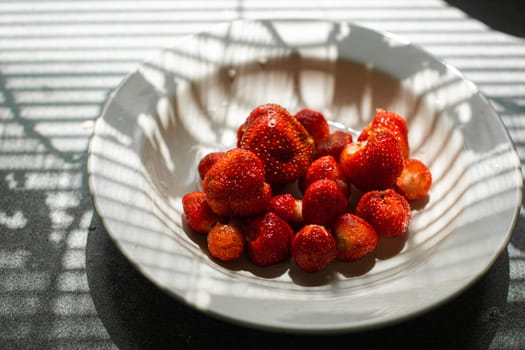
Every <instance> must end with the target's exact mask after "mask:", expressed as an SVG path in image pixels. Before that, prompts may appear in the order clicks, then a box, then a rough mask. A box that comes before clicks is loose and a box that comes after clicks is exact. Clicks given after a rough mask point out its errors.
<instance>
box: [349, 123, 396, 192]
mask: <svg viewBox="0 0 525 350" xmlns="http://www.w3.org/2000/svg"><path fill="white" fill-rule="evenodd" d="M339 164H340V165H341V168H342V170H343V173H344V175H345V176H346V177H347V178H348V179H349V180H350V182H351V183H352V184H353V185H355V186H356V187H357V188H359V189H360V190H361V191H363V192H367V191H371V190H377V189H386V188H391V187H393V186H394V184H395V182H396V179H397V177H398V176H399V175H400V174H401V171H402V170H403V156H402V154H401V151H400V150H399V147H398V143H397V141H396V140H395V138H394V136H393V135H392V134H390V133H388V132H381V133H376V134H374V136H373V137H371V138H369V139H368V140H367V141H362V142H357V143H351V144H348V145H346V146H345V148H344V149H343V151H342V152H341V156H340V158H339Z"/></svg>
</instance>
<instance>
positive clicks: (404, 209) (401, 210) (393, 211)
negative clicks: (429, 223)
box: [355, 189, 412, 237]
mask: <svg viewBox="0 0 525 350" xmlns="http://www.w3.org/2000/svg"><path fill="white" fill-rule="evenodd" d="M355 213H356V215H357V216H359V217H361V218H362V219H364V220H365V221H366V222H368V223H370V225H372V226H373V227H374V229H375V230H376V232H377V233H378V234H379V235H383V236H387V237H398V236H401V235H403V234H404V233H405V232H406V231H407V229H408V225H409V223H410V219H411V215H412V214H411V211H410V205H409V204H408V201H407V200H406V199H405V197H403V196H402V195H400V194H399V193H397V192H396V191H394V190H392V189H387V190H384V191H370V192H367V193H365V194H364V195H363V196H362V197H361V199H359V202H358V203H357V208H356V212H355Z"/></svg>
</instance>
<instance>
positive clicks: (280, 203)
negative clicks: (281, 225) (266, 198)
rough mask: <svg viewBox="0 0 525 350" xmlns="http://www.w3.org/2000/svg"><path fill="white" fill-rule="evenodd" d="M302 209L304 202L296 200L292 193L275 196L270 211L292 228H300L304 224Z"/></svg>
mask: <svg viewBox="0 0 525 350" xmlns="http://www.w3.org/2000/svg"><path fill="white" fill-rule="evenodd" d="M302 207H303V203H302V200H301V199H296V198H295V197H294V196H292V195H291V194H290V193H284V194H278V195H275V196H273V197H272V201H271V203H270V210H271V211H272V212H274V213H275V214H277V215H279V216H280V217H281V218H282V219H283V220H284V221H286V222H288V223H289V224H290V225H292V226H300V225H301V224H302V223H303V214H302Z"/></svg>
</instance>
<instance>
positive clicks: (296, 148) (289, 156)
mask: <svg viewBox="0 0 525 350" xmlns="http://www.w3.org/2000/svg"><path fill="white" fill-rule="evenodd" d="M237 134H238V135H239V137H240V139H239V140H238V145H239V147H240V148H242V149H247V150H250V151H252V152H254V153H255V154H256V155H257V156H258V157H259V159H261V161H262V163H263V165H264V168H265V170H266V182H268V183H270V184H271V185H283V184H286V183H290V182H293V181H295V180H297V179H299V178H300V177H301V176H303V175H304V174H305V173H306V170H307V169H308V166H309V165H310V163H311V161H312V159H313V155H314V151H315V146H314V140H313V138H312V137H311V136H310V134H309V133H308V131H306V129H305V128H304V126H302V125H301V123H299V121H298V120H297V119H296V118H295V117H294V116H292V115H291V114H290V113H289V112H288V111H287V110H286V109H284V108H283V107H281V106H278V105H275V104H266V105H262V106H259V107H257V108H255V109H254V110H253V111H252V112H251V113H250V115H249V116H248V118H247V119H246V121H245V123H244V124H243V125H242V126H241V127H240V128H239V129H238V132H237Z"/></svg>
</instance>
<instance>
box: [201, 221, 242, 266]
mask: <svg viewBox="0 0 525 350" xmlns="http://www.w3.org/2000/svg"><path fill="white" fill-rule="evenodd" d="M244 244H245V243H244V235H243V232H242V230H241V228H240V227H239V226H237V225H235V224H222V223H218V224H216V225H215V226H213V228H212V229H211V230H210V232H209V233H208V236H207V246H208V251H209V253H210V255H211V256H212V257H214V258H215V259H218V260H221V261H232V260H236V259H238V258H240V257H241V255H242V253H243V251H244Z"/></svg>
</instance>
